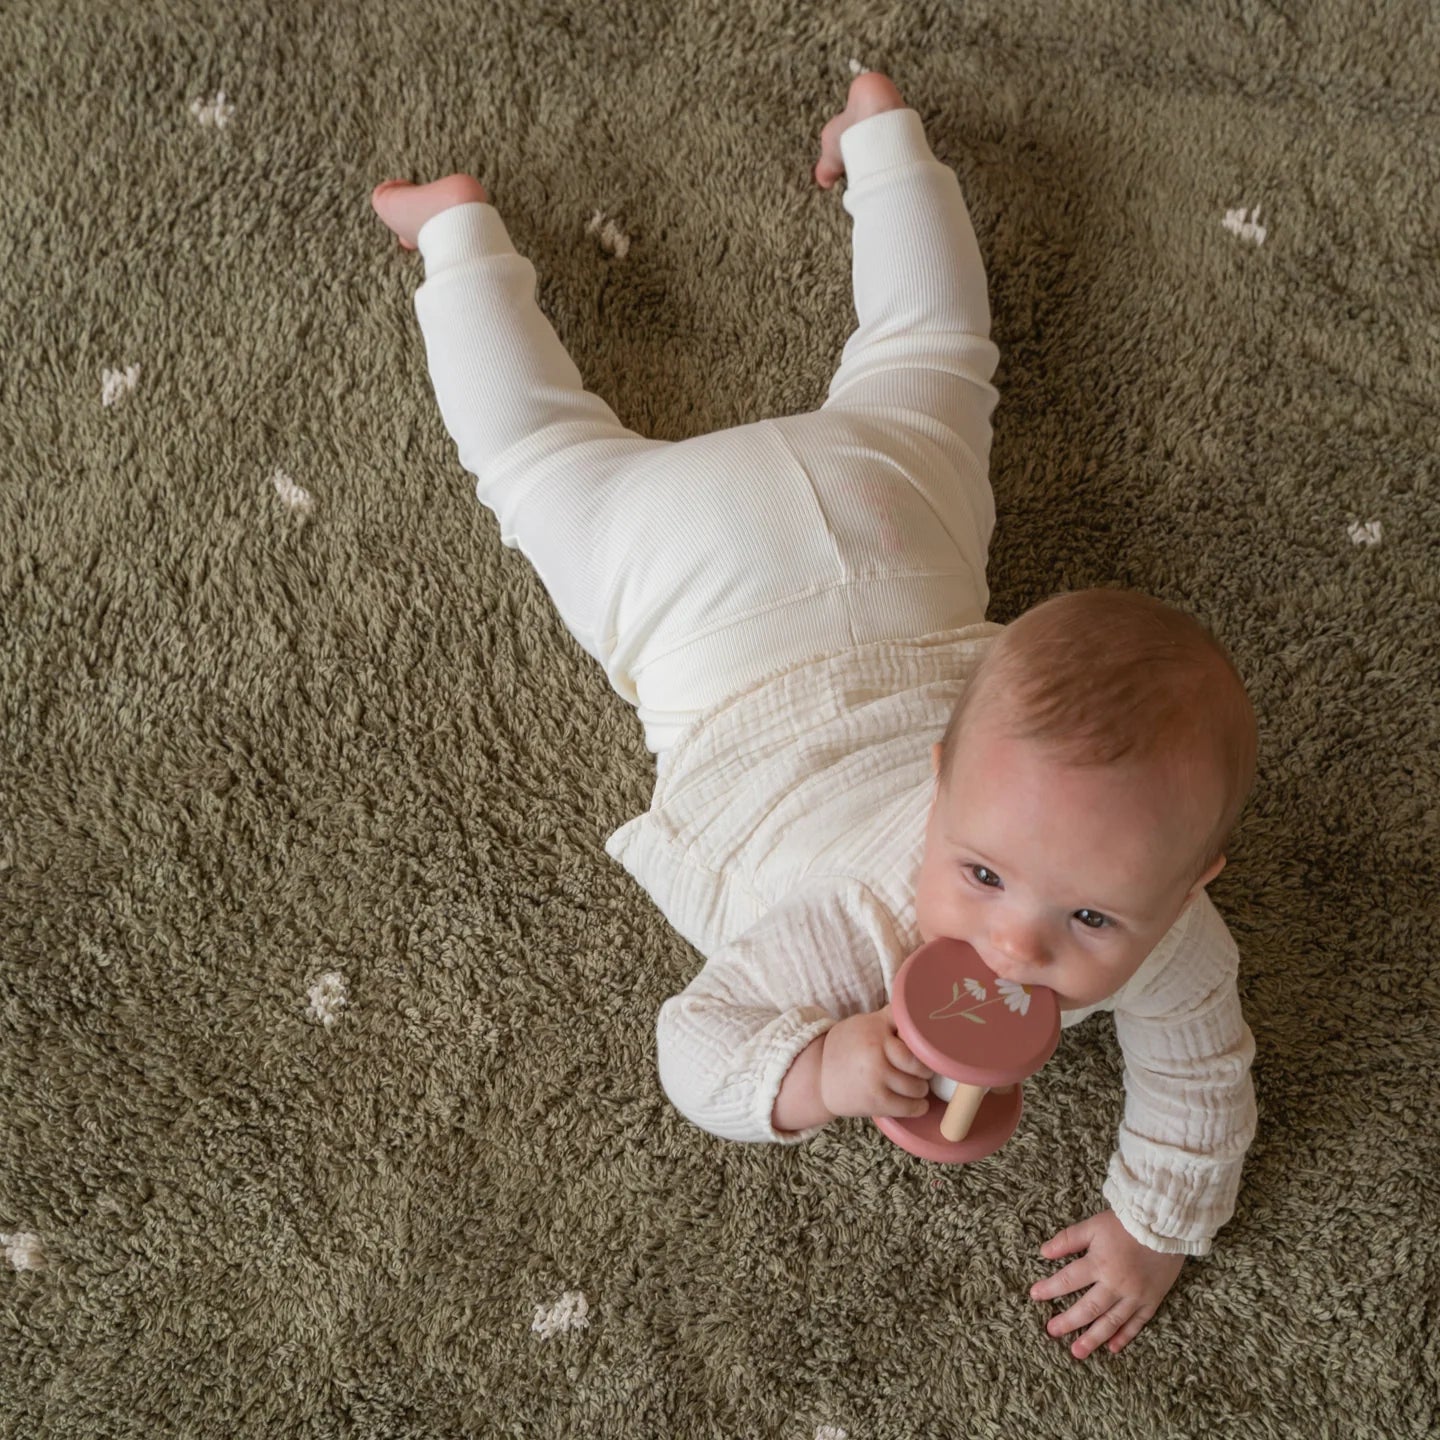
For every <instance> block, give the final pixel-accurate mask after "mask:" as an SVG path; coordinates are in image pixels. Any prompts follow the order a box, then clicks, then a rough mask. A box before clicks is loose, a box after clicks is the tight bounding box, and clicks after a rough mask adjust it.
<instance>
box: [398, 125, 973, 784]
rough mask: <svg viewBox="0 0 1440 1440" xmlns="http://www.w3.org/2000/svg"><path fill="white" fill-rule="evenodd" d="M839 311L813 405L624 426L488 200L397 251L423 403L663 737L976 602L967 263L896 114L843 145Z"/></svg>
mask: <svg viewBox="0 0 1440 1440" xmlns="http://www.w3.org/2000/svg"><path fill="white" fill-rule="evenodd" d="M840 150H841V158H842V159H843V160H844V162H845V169H846V188H845V190H844V193H843V203H844V206H845V209H846V210H847V211H848V212H849V214H850V215H851V216H852V217H853V219H854V233H853V246H854V266H853V270H854V290H855V310H856V315H857V317H858V321H859V323H858V326H857V328H856V329H855V331H854V333H853V334H852V335H851V336H850V338H849V340H847V341H846V343H845V348H844V351H843V354H842V356H841V361H840V366H839V369H838V370H837V371H836V373H835V376H834V378H833V380H832V381H831V382H830V388H829V395H828V398H827V399H826V401H825V403H824V404H823V405H822V406H821V408H820V409H819V410H817V411H814V412H812V413H809V414H803V415H790V416H785V417H783V418H776V419H769V420H760V421H757V422H755V423H753V424H749V425H741V426H737V427H736V428H734V429H731V430H719V431H715V432H713V433H711V434H709V435H698V436H695V437H693V438H691V439H687V440H680V441H663V440H649V439H646V438H645V437H644V436H643V435H639V434H637V433H636V432H635V431H633V430H628V429H626V427H625V426H624V425H622V424H621V423H620V421H619V420H618V419H617V418H616V416H615V414H614V412H613V411H612V410H611V409H610V408H609V406H607V405H606V404H605V403H604V401H602V400H601V399H600V398H599V397H598V396H596V395H592V394H590V393H589V392H587V391H586V390H585V388H584V386H583V384H582V383H581V378H580V373H579V371H578V370H577V369H576V367H575V365H574V362H573V361H572V360H571V359H570V357H569V355H568V354H567V353H566V351H565V348H564V346H563V345H562V344H561V343H560V339H559V337H558V336H557V335H556V333H555V331H554V329H553V328H552V327H551V325H550V323H549V321H548V320H547V319H546V318H545V316H544V314H543V313H542V312H541V310H540V308H539V306H538V305H537V304H536V301H535V282H536V274H535V268H534V266H533V265H532V264H531V262H530V261H529V260H527V259H525V258H524V257H523V256H521V255H519V254H518V253H517V252H516V250H515V248H514V246H513V245H512V243H511V241H510V237H509V235H508V233H507V232H506V229H505V226H504V223H503V221H502V220H501V218H500V214H499V211H498V210H496V208H495V207H494V206H493V205H489V204H468V205H458V206H454V207H452V208H451V209H449V210H445V211H442V212H441V213H440V214H439V215H436V216H435V217H433V218H432V219H431V220H429V221H428V222H427V223H426V224H425V225H424V227H423V228H422V229H421V230H420V233H419V235H418V237H417V244H418V247H419V250H420V253H421V256H422V258H423V260H424V262H425V280H424V283H423V284H422V285H421V286H420V288H419V289H418V290H417V291H416V294H415V310H416V314H417V315H418V317H419V321H420V327H421V330H422V331H423V333H424V337H425V347H426V356H427V361H428V364H429V370H430V378H431V381H432V383H433V384H434V387H435V397H436V399H437V401H438V402H439V405H440V413H441V416H442V418H443V419H444V422H445V426H446V429H447V430H448V431H449V433H450V435H451V437H452V439H453V440H454V441H455V444H456V446H457V447H458V450H459V458H460V463H461V465H463V466H464V468H465V469H466V470H467V471H469V472H470V474H472V475H474V476H475V479H476V485H475V493H476V495H477V496H478V498H479V500H480V502H481V503H482V504H483V505H485V506H487V507H488V508H489V509H490V510H491V511H493V512H494V514H495V516H496V518H497V520H498V521H499V525H500V538H501V541H502V543H503V544H505V545H507V546H509V547H510V548H512V549H516V548H518V549H519V550H520V551H521V553H522V554H523V555H524V556H525V557H526V559H527V560H528V561H529V562H530V564H531V565H533V566H534V568H535V571H536V573H537V574H538V575H539V577H540V579H541V580H542V581H543V582H544V585H545V587H546V589H547V591H548V592H549V594H550V597H551V599H552V600H553V601H554V603H555V606H556V608H557V610H558V611H559V614H560V617H561V619H562V620H563V621H564V623H565V625H566V628H567V629H568V630H569V631H570V633H571V634H572V635H574V637H575V638H576V640H578V641H579V643H580V644H581V645H582V646H583V647H584V648H585V650H586V651H587V652H588V653H589V654H591V655H593V656H594V657H595V659H596V660H598V661H599V662H600V664H601V665H602V666H603V667H604V669H605V673H606V675H607V676H608V677H609V680H610V684H611V685H612V686H613V687H614V689H615V690H616V692H617V693H618V694H620V695H621V696H623V697H624V698H625V699H626V700H627V701H629V702H630V703H631V704H632V705H634V706H635V707H636V710H637V713H638V716H639V719H640V722H641V724H642V725H643V726H644V731H645V743H646V745H647V746H648V748H649V749H650V750H652V751H653V752H655V754H656V756H657V761H659V762H660V763H661V767H662V768H663V755H664V752H665V751H666V750H668V749H669V747H670V746H672V745H673V744H674V743H675V741H676V740H677V739H678V738H679V736H680V734H681V732H682V731H683V730H684V729H685V727H686V726H687V725H689V724H690V723H691V722H692V721H693V720H694V719H695V718H696V717H697V716H699V715H700V714H701V713H702V712H703V711H704V710H706V709H707V708H709V707H710V706H711V705H713V704H715V703H716V702H717V701H719V700H722V699H724V698H726V697H727V696H729V695H733V694H735V693H736V692H737V691H740V690H743V689H746V688H748V687H749V686H751V685H753V684H754V683H755V682H756V681H757V680H759V679H760V678H761V677H762V676H764V675H766V674H768V673H770V672H772V671H775V670H779V669H782V668H785V667H787V666H790V665H793V664H796V663H798V662H799V661H801V660H805V659H808V658H810V657H812V656H816V655H821V654H825V653H829V652H834V651H837V650H843V649H847V648H849V647H851V646H853V645H856V644H863V643H866V642H868V641H875V640H884V639H888V638H891V637H895V638H905V639H913V638H915V637H918V636H922V635H928V634H931V633H933V632H934V631H937V630H946V629H951V628H954V627H957V626H961V625H967V624H972V623H975V622H978V621H981V620H983V619H984V618H985V608H986V605H987V604H988V603H989V590H988V588H987V587H986V584H985V559H986V554H987V552H988V549H989V544H990V536H991V532H992V531H993V529H994V524H995V507H994V499H993V496H992V495H991V491H990V484H989V479H988V466H989V457H990V436H991V430H990V415H991V412H992V411H993V409H994V406H995V403H996V401H997V399H998V394H997V392H996V390H995V389H994V387H993V386H992V385H991V384H990V379H991V376H992V375H993V374H994V372H995V367H996V365H997V363H998V361H999V352H998V351H997V349H996V348H995V346H994V344H993V343H992V342H991V340H990V305H989V298H988V296H987V294H986V285H985V270H984V266H983V265H982V263H981V259H980V250H979V246H978V245H977V243H976V240H975V232H974V229H973V228H972V226H971V223H970V216H969V213H968V211H967V210H966V207H965V202H964V199H963V198H962V196H961V193H960V183H959V179H958V177H957V176H956V174H955V172H954V171H953V170H952V169H950V168H949V167H948V166H945V165H942V164H941V163H940V162H939V161H938V160H936V159H935V157H934V155H933V153H932V152H931V149H930V146H929V143H928V141H927V140H926V138H925V132H924V129H923V127H922V125H921V122H920V117H919V115H918V114H917V113H916V111H914V110H911V109H904V110H890V111H886V112H884V113H882V114H880V115H874V116H871V117H870V118H868V119H866V120H863V121H861V122H860V123H859V124H857V125H853V126H851V127H850V128H849V129H848V130H847V131H845V133H844V134H843V135H842V136H841V139H840Z"/></svg>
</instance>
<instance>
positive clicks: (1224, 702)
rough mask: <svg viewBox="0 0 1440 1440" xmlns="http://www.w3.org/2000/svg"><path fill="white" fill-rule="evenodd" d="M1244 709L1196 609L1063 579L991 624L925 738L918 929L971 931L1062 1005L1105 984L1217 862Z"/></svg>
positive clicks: (1249, 760)
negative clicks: (938, 724) (997, 626)
mask: <svg viewBox="0 0 1440 1440" xmlns="http://www.w3.org/2000/svg"><path fill="white" fill-rule="evenodd" d="M1256 746H1257V736H1256V726H1255V711H1254V709H1253V707H1252V706H1251V704H1250V697H1249V696H1248V695H1247V694H1246V693H1245V686H1244V684H1243V683H1242V681H1241V679H1240V676H1239V674H1238V672H1237V671H1236V669H1235V666H1234V664H1233V663H1232V662H1231V660H1230V657H1229V656H1228V655H1227V654H1226V652H1225V650H1224V648H1223V647H1222V646H1221V645H1220V643H1219V641H1217V640H1216V639H1215V637H1214V636H1213V635H1212V634H1211V633H1210V631H1209V630H1208V629H1206V627H1205V626H1204V625H1202V624H1201V623H1200V622H1199V621H1198V620H1195V619H1194V618H1193V617H1191V616H1189V615H1187V614H1185V613H1184V611H1181V610H1177V609H1175V608H1173V607H1172V606H1169V605H1166V604H1165V603H1164V602H1163V601H1160V600H1156V599H1154V598H1153V597H1151V596H1148V595H1142V594H1139V593H1137V592H1135V591H1130V590H1108V589H1093V590H1078V591H1072V592H1069V593H1066V594H1063V595H1056V596H1052V597H1051V598H1050V599H1049V600H1046V601H1044V602H1043V603H1042V604H1039V605H1036V606H1034V607H1033V608H1031V609H1030V610H1027V611H1026V612H1025V613H1024V614H1023V615H1021V616H1020V617H1019V618H1018V619H1016V620H1014V621H1013V622H1012V623H1011V624H1009V625H1008V626H1006V628H1005V629H1004V630H1003V631H1001V632H1000V634H999V635H997V636H996V638H995V641H994V643H993V644H992V645H991V647H990V649H989V650H988V651H987V652H986V654H985V656H984V658H983V659H982V661H981V662H980V664H979V665H978V666H977V667H976V669H975V672H974V674H973V676H972V677H971V680H970V683H969V684H968V685H967V686H966V689H965V693H964V694H963V695H962V696H961V697H960V699H959V701H958V702H957V703H956V705H955V709H954V710H953V711H952V713H951V717H950V723H949V725H948V726H947V727H946V730H945V736H944V738H943V739H942V740H941V741H939V742H938V743H937V744H936V745H935V746H934V748H933V751H932V756H931V762H932V766H933V768H934V771H935V795H934V799H933V800H932V802H931V806H930V817H929V821H928V823H927V826H926V832H925V856H924V860H923V862H922V864H921V867H920V872H919V876H918V882H917V886H916V906H917V911H918V918H919V928H920V935H921V938H922V939H923V940H926V941H928V940H933V939H935V938H936V937H937V936H941V935H946V936H953V937H955V938H957V939H960V940H965V941H968V942H969V943H970V944H971V945H973V946H974V947H975V949H976V950H977V951H979V953H980V958H981V959H982V960H984V961H985V963H986V964H987V965H988V966H989V967H990V968H991V969H992V970H993V971H994V972H995V973H996V974H997V975H999V976H1000V977H1001V978H1002V979H1010V980H1013V981H1015V982H1016V983H1017V984H1021V985H1029V984H1035V985H1048V986H1049V987H1050V988H1051V989H1052V990H1054V991H1055V993H1056V997H1057V999H1058V1000H1059V1002H1060V1005H1061V1008H1062V1009H1067V1010H1075V1009H1080V1008H1082V1007H1083V1006H1086V1005H1093V1004H1094V1003H1096V1002H1097V1001H1099V1000H1103V999H1105V998H1107V997H1108V996H1110V995H1113V994H1114V993H1115V992H1116V991H1117V990H1118V989H1120V987H1121V986H1122V985H1124V984H1125V982H1126V981H1127V980H1129V979H1130V977H1131V976H1132V975H1133V974H1134V973H1135V972H1136V970H1138V969H1139V967H1140V965H1141V963H1142V962H1143V961H1144V959H1145V957H1146V956H1147V955H1148V954H1149V953H1150V951H1151V950H1153V949H1154V948H1155V945H1156V944H1157V942H1158V941H1159V940H1160V939H1161V937H1162V936H1163V935H1164V934H1165V932H1166V931H1167V930H1169V929H1170V927H1171V926H1172V925H1173V924H1174V923H1175V921H1176V920H1177V919H1178V918H1179V916H1180V914H1181V912H1182V911H1183V910H1184V909H1185V907H1186V906H1187V905H1189V904H1190V903H1191V901H1193V900H1194V899H1195V898H1196V896H1197V895H1199V893H1200V891H1201V890H1202V889H1203V888H1204V887H1205V886H1206V885H1208V884H1209V883H1210V881H1211V880H1213V879H1214V878H1215V876H1216V875H1218V874H1219V873H1220V871H1221V870H1222V869H1223V868H1224V865H1225V854H1224V847H1225V844H1226V842H1227V841H1228V839H1229V836H1230V833H1231V830H1232V829H1233V828H1234V825H1235V822H1236V821H1237V820H1238V819H1239V816H1240V812H1241V810H1242V809H1243V808H1244V806H1245V802H1246V800H1247V799H1248V797H1249V794H1250V789H1251V786H1252V785H1253V784H1254V779H1255V755H1256Z"/></svg>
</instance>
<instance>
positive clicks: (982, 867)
mask: <svg viewBox="0 0 1440 1440" xmlns="http://www.w3.org/2000/svg"><path fill="white" fill-rule="evenodd" d="M965 868H966V869H967V870H968V871H969V872H970V873H971V874H972V875H974V876H975V878H976V879H977V880H979V881H980V883H981V884H982V885H984V886H985V887H986V888H987V889H994V886H992V885H991V884H990V882H989V881H988V880H981V879H980V876H979V875H978V874H976V872H977V871H984V873H985V874H986V875H989V876H990V877H991V879H993V880H994V881H995V883H996V884H997V885H998V884H999V883H1000V877H999V876H998V875H997V874H996V873H995V872H994V871H993V870H991V869H990V868H989V866H986V865H967V866H966V867H965Z"/></svg>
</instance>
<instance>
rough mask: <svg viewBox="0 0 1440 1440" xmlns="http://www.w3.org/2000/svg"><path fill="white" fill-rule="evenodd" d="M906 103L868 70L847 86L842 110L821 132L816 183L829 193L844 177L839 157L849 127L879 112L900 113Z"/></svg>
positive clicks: (889, 84) (887, 81)
mask: <svg viewBox="0 0 1440 1440" xmlns="http://www.w3.org/2000/svg"><path fill="white" fill-rule="evenodd" d="M903 109H905V101H904V98H903V97H902V96H901V94H900V92H899V91H898V90H897V89H896V88H895V83H894V81H892V80H891V79H890V78H889V76H887V75H882V74H881V73H880V72H879V71H878V70H867V71H866V72H865V73H864V74H863V75H857V76H856V77H855V78H854V79H853V80H852V81H851V82H850V94H849V95H848V97H847V98H846V101H845V108H844V109H843V110H842V111H841V112H840V113H839V114H838V115H836V116H835V117H834V118H833V119H832V120H831V121H830V122H829V123H828V124H827V125H826V126H825V128H824V129H823V130H822V131H821V132H820V161H819V163H818V164H817V165H816V166H815V183H816V184H817V185H818V186H820V188H821V189H822V190H828V189H830V187H831V186H832V185H834V183H835V182H836V181H837V180H838V179H839V178H840V177H841V176H842V175H843V174H844V173H845V162H844V160H842V159H841V157H840V137H841V136H842V135H843V134H844V133H845V132H846V131H847V130H848V129H849V128H850V127H851V126H852V125H856V124H858V123H859V122H860V121H861V120H866V119H868V118H869V117H870V116H871V115H878V114H879V113H880V112H881V111H882V110H903Z"/></svg>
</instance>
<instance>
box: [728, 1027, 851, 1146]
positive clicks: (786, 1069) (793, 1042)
mask: <svg viewBox="0 0 1440 1440" xmlns="http://www.w3.org/2000/svg"><path fill="white" fill-rule="evenodd" d="M807 1017H808V1018H807ZM788 1019H789V1023H788V1024H787V1025H786V1026H785V1027H784V1028H783V1029H782V1030H780V1031H779V1032H778V1033H777V1034H775V1035H774V1036H773V1037H771V1040H770V1044H769V1046H768V1047H767V1048H768V1049H769V1050H770V1055H769V1058H768V1059H767V1060H766V1061H765V1063H764V1065H763V1066H761V1069H760V1075H759V1078H758V1079H757V1081H756V1084H755V1110H754V1112H753V1113H752V1115H751V1117H750V1118H751V1120H752V1122H753V1123H754V1124H755V1125H757V1126H758V1127H759V1128H760V1129H761V1130H762V1131H764V1132H765V1133H764V1135H763V1136H762V1138H763V1139H765V1140H771V1141H774V1142H775V1143H776V1144H779V1145H799V1144H802V1143H803V1142H804V1141H806V1140H810V1139H812V1138H813V1137H814V1136H816V1135H818V1134H819V1133H820V1132H821V1131H822V1130H823V1129H824V1128H825V1126H824V1125H811V1126H809V1127H808V1128H807V1129H804V1130H777V1129H776V1128H775V1126H774V1124H773V1123H772V1122H771V1119H770V1117H771V1116H772V1115H773V1114H774V1113H775V1101H776V1100H777V1099H778V1098H779V1095H780V1087H781V1085H783V1084H784V1083H785V1077H786V1075H788V1074H789V1073H790V1067H791V1066H792V1065H793V1064H794V1063H795V1061H796V1060H797V1059H799V1057H800V1055H801V1052H802V1051H804V1049H805V1047H806V1046H807V1045H809V1044H810V1043H811V1041H813V1040H815V1039H817V1038H818V1037H819V1036H821V1035H823V1034H824V1033H825V1032H826V1031H827V1030H829V1029H830V1028H831V1027H832V1026H834V1025H837V1024H838V1023H839V1022H838V1021H837V1020H836V1019H835V1017H834V1016H833V1015H830V1014H828V1013H826V1012H824V1011H820V1012H818V1018H817V1011H816V1010H814V1009H813V1008H810V1007H806V1008H805V1009H801V1010H795V1011H793V1012H791V1014H790V1016H789V1017H788Z"/></svg>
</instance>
